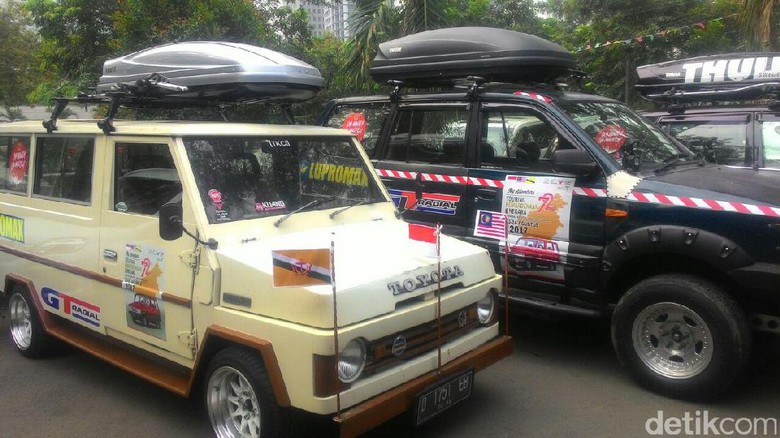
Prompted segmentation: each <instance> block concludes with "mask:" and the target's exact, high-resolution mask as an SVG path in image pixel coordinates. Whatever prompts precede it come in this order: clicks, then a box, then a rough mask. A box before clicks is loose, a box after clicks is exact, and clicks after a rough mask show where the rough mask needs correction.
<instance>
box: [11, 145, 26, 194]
mask: <svg viewBox="0 0 780 438" xmlns="http://www.w3.org/2000/svg"><path fill="white" fill-rule="evenodd" d="M25 176H27V145H26V144H24V142H23V141H17V142H16V143H15V144H14V147H13V148H12V149H11V158H10V159H9V160H8V179H9V180H10V181H11V184H14V185H17V184H21V183H22V182H23V181H24V177H25Z"/></svg>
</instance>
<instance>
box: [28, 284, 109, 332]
mask: <svg viewBox="0 0 780 438" xmlns="http://www.w3.org/2000/svg"><path fill="white" fill-rule="evenodd" d="M41 298H43V302H44V303H45V304H46V305H47V306H49V307H51V308H52V309H54V310H60V311H63V312H65V314H66V315H69V316H70V317H71V318H75V319H78V320H80V321H84V322H86V323H87V324H90V325H93V326H95V327H100V307H98V306H96V305H94V304H90V303H87V302H86V301H81V300H79V299H78V298H73V297H71V296H70V295H66V294H64V293H62V292H58V291H56V290H54V289H51V288H48V287H44V288H43V289H41Z"/></svg>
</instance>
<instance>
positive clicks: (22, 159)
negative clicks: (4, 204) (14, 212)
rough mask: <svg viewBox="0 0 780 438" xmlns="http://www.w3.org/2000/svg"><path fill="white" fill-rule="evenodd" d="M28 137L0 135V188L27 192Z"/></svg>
mask: <svg viewBox="0 0 780 438" xmlns="http://www.w3.org/2000/svg"><path fill="white" fill-rule="evenodd" d="M29 166H30V137H16V136H3V137H0V190H8V191H10V192H16V193H20V194H26V193H27V173H28V170H29Z"/></svg>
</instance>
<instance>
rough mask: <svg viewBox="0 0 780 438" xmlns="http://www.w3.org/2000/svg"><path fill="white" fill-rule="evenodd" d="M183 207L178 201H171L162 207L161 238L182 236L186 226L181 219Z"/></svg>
mask: <svg viewBox="0 0 780 438" xmlns="http://www.w3.org/2000/svg"><path fill="white" fill-rule="evenodd" d="M181 215H182V207H181V204H179V203H176V202H169V203H167V204H165V205H163V206H162V207H160V212H159V217H160V238H161V239H162V240H176V239H178V238H179V237H181V235H182V233H183V232H184V227H183V226H182V221H181Z"/></svg>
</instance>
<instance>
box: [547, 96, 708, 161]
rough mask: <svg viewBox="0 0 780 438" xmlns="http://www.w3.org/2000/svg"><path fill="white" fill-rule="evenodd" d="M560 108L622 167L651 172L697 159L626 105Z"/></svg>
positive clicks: (577, 104) (565, 104)
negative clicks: (629, 162) (630, 161)
mask: <svg viewBox="0 0 780 438" xmlns="http://www.w3.org/2000/svg"><path fill="white" fill-rule="evenodd" d="M559 106H560V107H561V108H562V109H563V110H564V111H566V112H567V113H568V114H569V116H570V117H571V118H572V119H573V120H574V121H575V122H576V123H577V124H578V125H579V126H580V127H581V128H582V129H583V130H585V132H587V133H588V135H590V137H591V138H592V139H593V140H594V141H595V142H596V143H597V144H598V145H599V146H601V148H602V149H604V150H605V151H606V152H607V153H609V155H610V156H612V157H613V158H614V159H615V160H616V161H617V162H618V163H619V164H621V165H623V166H627V164H626V160H627V159H628V158H632V159H633V167H634V168H633V169H630V170H638V171H640V172H645V171H652V170H655V169H658V168H660V167H661V166H665V165H668V164H669V163H672V162H675V161H676V160H680V161H684V160H692V159H695V158H696V157H695V155H694V154H692V153H691V152H690V151H688V150H687V149H685V148H683V147H682V146H681V145H678V144H676V143H675V142H674V141H673V140H672V139H671V138H669V137H667V136H666V135H665V134H664V133H662V132H661V130H660V129H658V127H656V126H655V125H653V124H652V123H650V122H649V121H647V120H645V119H643V118H642V117H640V116H639V115H638V114H636V113H635V112H633V111H632V110H630V109H629V108H628V107H626V106H625V105H622V104H619V103H614V102H561V103H560V104H559Z"/></svg>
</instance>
